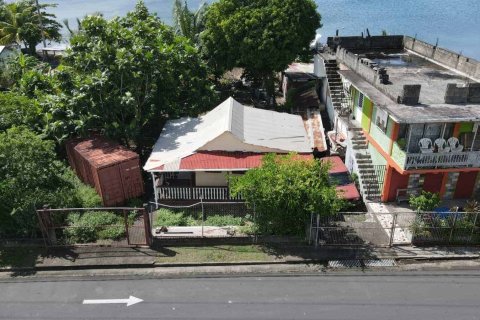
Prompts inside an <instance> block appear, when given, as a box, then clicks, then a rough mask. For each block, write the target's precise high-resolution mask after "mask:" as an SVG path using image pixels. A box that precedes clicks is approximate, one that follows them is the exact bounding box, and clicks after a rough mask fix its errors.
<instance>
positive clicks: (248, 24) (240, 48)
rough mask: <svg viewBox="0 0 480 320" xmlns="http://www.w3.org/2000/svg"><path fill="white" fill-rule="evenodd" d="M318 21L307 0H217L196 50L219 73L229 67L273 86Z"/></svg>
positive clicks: (306, 45) (272, 87)
mask: <svg viewBox="0 0 480 320" xmlns="http://www.w3.org/2000/svg"><path fill="white" fill-rule="evenodd" d="M320 26H321V24H320V14H319V13H318V12H317V11H316V4H315V2H314V1H313V0H257V1H244V0H219V1H218V2H215V3H213V4H212V5H211V6H210V7H209V9H208V11H207V15H206V25H205V31H204V32H202V34H201V44H202V53H203V55H204V57H205V58H206V59H207V61H208V64H209V65H210V67H211V68H212V69H213V70H214V71H215V73H216V74H217V75H218V76H219V75H221V74H223V72H224V71H226V70H230V69H232V68H233V67H241V68H244V70H245V74H246V75H248V76H249V77H250V78H252V79H254V80H256V79H257V80H259V81H260V82H262V83H263V86H264V87H266V89H267V90H268V91H269V92H270V94H272V93H273V90H274V72H280V71H283V70H285V68H286V67H287V66H288V64H289V63H291V62H292V61H293V60H295V58H297V56H298V55H299V54H301V53H302V51H303V50H304V49H305V48H308V46H309V43H310V41H311V40H312V39H313V38H315V32H316V29H318V28H319V27H320Z"/></svg>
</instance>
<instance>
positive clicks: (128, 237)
mask: <svg viewBox="0 0 480 320" xmlns="http://www.w3.org/2000/svg"><path fill="white" fill-rule="evenodd" d="M122 212H123V222H124V224H125V234H126V236H127V244H128V245H130V234H129V232H128V217H127V211H126V210H125V209H123V210H122Z"/></svg>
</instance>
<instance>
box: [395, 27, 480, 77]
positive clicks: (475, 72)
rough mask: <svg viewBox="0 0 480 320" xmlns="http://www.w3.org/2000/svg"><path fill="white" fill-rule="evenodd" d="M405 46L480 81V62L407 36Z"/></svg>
mask: <svg viewBox="0 0 480 320" xmlns="http://www.w3.org/2000/svg"><path fill="white" fill-rule="evenodd" d="M403 44H404V47H405V48H406V49H409V50H411V51H413V52H416V53H418V54H420V55H423V56H425V57H427V58H430V59H432V60H434V61H436V62H438V63H441V64H443V65H445V66H448V67H450V68H452V69H456V70H458V71H460V72H463V73H465V74H467V75H469V76H471V77H473V78H475V79H480V62H479V61H477V60H475V59H472V58H468V57H465V56H463V55H461V54H458V53H455V52H453V51H450V50H447V49H443V48H438V47H435V46H434V45H431V44H429V43H426V42H424V41H421V40H418V39H414V38H412V37H409V36H405V37H404V39H403Z"/></svg>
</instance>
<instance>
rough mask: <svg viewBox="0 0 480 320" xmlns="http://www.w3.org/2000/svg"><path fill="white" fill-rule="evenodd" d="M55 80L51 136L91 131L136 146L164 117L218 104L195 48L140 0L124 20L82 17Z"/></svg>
mask: <svg viewBox="0 0 480 320" xmlns="http://www.w3.org/2000/svg"><path fill="white" fill-rule="evenodd" d="M55 78H56V79H57V80H58V81H57V83H58V87H57V88H56V93H55V94H54V95H50V96H49V97H48V98H47V99H46V102H45V104H44V106H45V108H46V111H47V113H48V114H49V118H50V119H51V120H50V122H49V128H50V133H53V135H54V136H55V137H56V138H57V139H60V138H62V137H65V135H68V134H72V133H79V132H82V130H87V129H96V130H101V131H103V132H104V133H106V134H107V135H109V136H111V137H113V138H117V139H119V140H121V141H122V142H123V143H124V144H126V145H128V146H135V147H137V148H138V147H140V148H141V145H142V143H143V142H144V138H145V136H151V137H155V138H156V137H157V135H158V133H159V131H160V129H161V125H162V122H163V121H164V120H165V119H167V118H171V117H179V116H185V115H197V114H198V113H199V112H202V111H205V110H208V109H209V108H210V107H211V106H212V105H213V104H214V103H215V102H216V101H214V100H212V99H213V97H214V94H213V90H212V86H211V83H210V82H209V80H208V75H207V69H206V66H205V65H204V63H203V62H202V61H201V60H200V57H199V54H198V52H197V49H196V48H195V47H194V46H193V45H192V44H191V43H190V42H189V41H188V40H187V39H186V38H184V37H182V36H177V35H175V33H174V32H173V30H172V29H171V28H170V27H168V26H166V25H164V24H163V23H162V22H161V21H160V20H159V19H158V18H157V17H156V16H155V15H153V14H150V13H149V12H148V10H147V8H146V7H145V5H144V4H143V2H142V1H139V2H138V3H137V5H136V7H135V10H134V11H132V12H129V13H128V14H127V15H126V16H125V17H117V18H114V19H112V20H106V19H105V18H103V17H102V16H99V15H94V16H88V17H86V18H84V19H83V20H82V21H81V28H80V30H79V31H78V32H77V33H75V34H74V35H73V37H72V38H71V47H70V48H69V49H68V51H67V56H66V57H65V58H64V60H63V63H62V65H61V66H60V67H59V68H58V69H57V70H56V72H55ZM152 143H153V142H152Z"/></svg>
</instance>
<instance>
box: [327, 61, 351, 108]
mask: <svg viewBox="0 0 480 320" xmlns="http://www.w3.org/2000/svg"><path fill="white" fill-rule="evenodd" d="M338 70H339V69H338V65H337V60H325V71H326V73H327V81H328V87H329V88H330V97H331V99H332V104H333V108H334V109H335V110H337V111H340V110H342V109H343V108H345V107H348V106H346V103H345V93H344V90H343V83H342V79H341V78H340V75H339V74H338V72H337V71H338Z"/></svg>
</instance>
